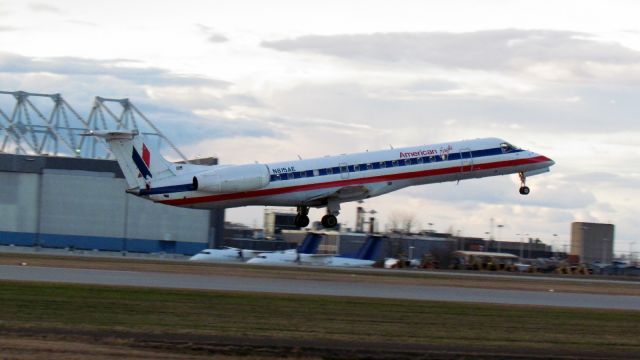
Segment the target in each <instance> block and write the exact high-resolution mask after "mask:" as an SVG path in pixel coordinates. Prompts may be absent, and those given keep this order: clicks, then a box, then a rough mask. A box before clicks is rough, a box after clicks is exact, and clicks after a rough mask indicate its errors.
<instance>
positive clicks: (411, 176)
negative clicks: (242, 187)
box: [141, 138, 554, 208]
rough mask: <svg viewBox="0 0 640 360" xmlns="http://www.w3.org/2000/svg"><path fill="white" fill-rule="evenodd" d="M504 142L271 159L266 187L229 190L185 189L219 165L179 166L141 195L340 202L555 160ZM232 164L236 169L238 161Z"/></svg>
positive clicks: (212, 201) (529, 169) (202, 203)
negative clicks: (293, 158)
mask: <svg viewBox="0 0 640 360" xmlns="http://www.w3.org/2000/svg"><path fill="white" fill-rule="evenodd" d="M505 144H507V143H506V142H505V141H504V140H501V139H497V138H488V139H478V140H467V141H457V142H450V143H442V144H435V145H422V146H415V147H407V148H399V149H390V150H383V151H372V152H364V153H357V154H345V155H338V156H327V157H323V158H315V159H308V160H293V161H285V162H278V163H269V164H264V166H266V168H267V169H268V174H269V175H268V176H269V179H268V183H267V184H266V185H265V186H263V187H261V188H259V189H255V190H250V191H238V192H226V193H211V192H206V191H188V189H187V191H185V190H184V187H187V185H188V184H189V183H190V182H191V179H192V178H193V177H194V176H196V175H197V174H198V173H200V172H204V171H210V170H207V169H211V168H215V167H202V166H195V165H191V166H189V165H185V166H184V167H183V166H179V167H178V166H176V169H172V171H173V173H174V175H176V176H175V177H173V178H172V179H171V182H170V183H162V185H161V186H160V187H158V188H157V189H156V188H154V187H155V186H156V185H155V184H153V183H152V184H151V189H152V190H151V191H148V192H147V193H146V194H145V193H142V194H141V195H143V196H147V197H148V198H150V199H151V200H153V201H156V202H160V203H164V204H169V205H175V206H185V207H194V208H228V207H238V206H247V205H273V206H324V205H326V204H327V199H331V201H335V202H338V203H339V202H347V201H354V200H361V199H366V198H370V197H374V196H379V195H382V194H386V193H389V192H391V191H395V190H398V189H401V188H404V187H407V186H414V185H422V184H429V183H438V182H445V181H459V180H464V179H471V178H481V177H487V176H496V175H505V174H513V173H524V174H525V175H527V173H530V174H531V175H534V174H536V173H540V172H544V171H545V170H547V169H548V168H549V167H550V166H552V165H553V164H554V162H553V160H551V159H549V158H547V157H545V156H543V155H539V154H536V153H534V152H531V151H526V150H521V149H517V148H513V147H505ZM507 145H508V144H507ZM227 167H229V168H230V169H229V170H231V168H233V165H227V166H224V168H227ZM221 168H222V167H221ZM184 184H186V185H184ZM181 187H182V188H181ZM165 189H166V191H165ZM178 190H179V191H178Z"/></svg>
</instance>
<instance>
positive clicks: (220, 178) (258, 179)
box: [193, 164, 269, 194]
mask: <svg viewBox="0 0 640 360" xmlns="http://www.w3.org/2000/svg"><path fill="white" fill-rule="evenodd" d="M268 184H269V169H268V168H267V166H266V165H263V164H248V165H235V166H225V167H221V168H219V169H215V170H211V171H207V172H204V173H201V174H198V175H196V176H194V177H193V187H194V189H195V190H199V191H205V192H210V193H216V194H219V193H232V192H244V191H252V190H258V189H261V188H263V187H265V186H267V185H268Z"/></svg>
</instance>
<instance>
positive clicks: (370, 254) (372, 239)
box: [355, 235, 384, 260]
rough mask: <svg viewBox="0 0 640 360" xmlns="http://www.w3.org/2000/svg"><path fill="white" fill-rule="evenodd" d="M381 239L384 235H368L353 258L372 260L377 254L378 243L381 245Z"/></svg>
mask: <svg viewBox="0 0 640 360" xmlns="http://www.w3.org/2000/svg"><path fill="white" fill-rule="evenodd" d="M382 239H384V236H375V235H369V236H368V237H367V240H366V241H365V242H364V244H362V247H361V248H360V250H358V253H357V254H356V256H355V258H356V259H360V260H374V259H375V257H376V256H377V255H378V251H379V250H380V245H382Z"/></svg>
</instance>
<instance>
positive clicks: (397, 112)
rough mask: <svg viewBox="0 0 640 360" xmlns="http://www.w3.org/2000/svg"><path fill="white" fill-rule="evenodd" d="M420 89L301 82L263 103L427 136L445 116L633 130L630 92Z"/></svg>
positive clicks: (488, 122)
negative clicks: (421, 130)
mask: <svg viewBox="0 0 640 360" xmlns="http://www.w3.org/2000/svg"><path fill="white" fill-rule="evenodd" d="M426 84H427V85H425V84H423V83H417V84H408V85H406V86H404V87H402V86H401V87H400V88H396V90H397V92H399V93H401V94H405V93H407V94H411V95H417V96H414V97H410V96H408V97H402V96H399V97H395V96H394V94H393V93H392V94H391V95H388V94H389V92H390V91H392V90H393V88H392V87H384V88H378V87H373V86H367V85H354V84H353V83H336V84H318V85H314V84H307V85H301V86H298V87H294V88H292V89H288V90H286V91H283V92H280V93H276V94H274V95H273V96H272V98H271V104H272V105H273V106H274V107H276V108H278V109H281V111H283V112H286V114H287V116H290V117H298V118H325V119H333V120H337V121H341V122H348V123H360V124H367V125H370V126H372V127H376V128H383V129H384V128H391V127H392V128H403V127H408V128H415V127H416V124H422V125H423V126H424V127H425V129H428V134H429V135H438V134H439V133H441V132H442V131H446V130H447V128H446V126H445V122H447V121H448V120H451V119H454V120H455V124H454V125H453V126H455V127H458V128H461V129H484V130H488V129H490V127H494V131H495V132H497V133H500V132H503V131H505V130H508V129H509V128H510V127H513V126H519V128H520V129H522V130H521V131H537V132H540V133H549V132H551V133H556V132H558V131H571V132H572V133H598V132H601V131H602V130H603V127H604V126H605V124H606V128H607V129H608V131H640V123H639V122H638V121H637V113H638V112H637V109H638V106H637V100H636V98H637V90H636V89H635V88H634V87H625V86H613V85H611V86H609V85H606V84H601V85H599V86H596V85H575V86H571V87H568V86H567V87H565V86H561V85H559V86H556V87H553V88H544V89H542V90H540V93H535V92H534V93H532V94H527V96H521V97H518V96H516V97H513V98H511V97H499V96H478V95H472V94H469V95H451V96H445V95H443V94H441V93H439V92H438V91H430V90H431V89H433V90H439V89H442V90H444V89H446V88H447V87H449V86H451V88H452V89H455V87H454V86H455V84H450V85H449V84H443V86H439V85H434V86H430V85H428V83H426ZM444 85H446V86H444ZM423 89H426V90H423ZM570 98H577V99H579V100H578V101H573V100H571V99H570ZM612 99H615V103H612V102H611V100H612Z"/></svg>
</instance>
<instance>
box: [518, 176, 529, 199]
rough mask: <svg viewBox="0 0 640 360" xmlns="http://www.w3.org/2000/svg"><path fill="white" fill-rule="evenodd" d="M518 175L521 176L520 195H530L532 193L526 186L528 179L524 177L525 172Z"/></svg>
mask: <svg viewBox="0 0 640 360" xmlns="http://www.w3.org/2000/svg"><path fill="white" fill-rule="evenodd" d="M518 175H519V176H520V194H521V195H529V192H531V190H530V189H529V187H528V186H527V185H526V182H527V177H526V176H525V175H524V173H523V172H520V173H518Z"/></svg>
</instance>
